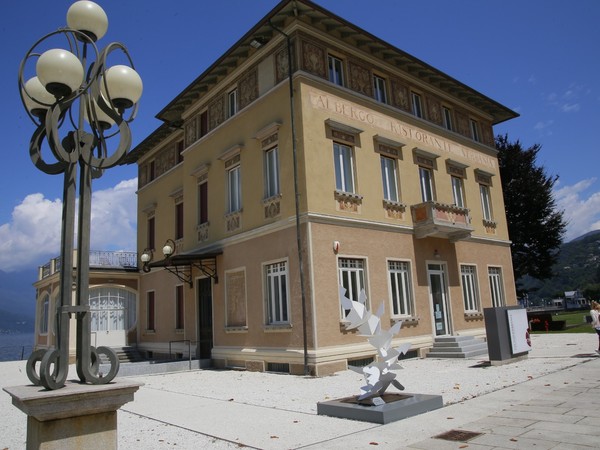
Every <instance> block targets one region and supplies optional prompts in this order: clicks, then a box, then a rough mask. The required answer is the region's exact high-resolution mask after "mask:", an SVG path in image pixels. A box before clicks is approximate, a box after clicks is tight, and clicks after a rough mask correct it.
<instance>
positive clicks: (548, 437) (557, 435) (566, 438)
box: [521, 427, 600, 448]
mask: <svg viewBox="0 0 600 450" xmlns="http://www.w3.org/2000/svg"><path fill="white" fill-rule="evenodd" d="M559 428H560V429H559ZM521 437H522V438H528V439H532V440H538V441H539V442H553V444H554V445H556V444H557V443H560V442H564V443H569V444H577V445H589V446H591V447H593V448H598V443H599V442H600V430H598V434H597V435H595V436H591V435H589V434H577V433H568V432H567V433H565V432H563V430H562V427H556V428H555V429H554V430H535V429H533V430H529V431H528V432H527V433H525V434H523V435H522V436H521Z"/></svg>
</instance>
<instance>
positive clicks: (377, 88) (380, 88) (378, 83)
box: [373, 75, 387, 103]
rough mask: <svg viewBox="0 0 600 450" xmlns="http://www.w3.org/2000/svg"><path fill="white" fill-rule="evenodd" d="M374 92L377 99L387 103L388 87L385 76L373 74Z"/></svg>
mask: <svg viewBox="0 0 600 450" xmlns="http://www.w3.org/2000/svg"><path fill="white" fill-rule="evenodd" d="M373 92H374V93H375V100H377V101H378V102H381V103H387V89H386V87H385V78H382V77H380V76H377V75H373Z"/></svg>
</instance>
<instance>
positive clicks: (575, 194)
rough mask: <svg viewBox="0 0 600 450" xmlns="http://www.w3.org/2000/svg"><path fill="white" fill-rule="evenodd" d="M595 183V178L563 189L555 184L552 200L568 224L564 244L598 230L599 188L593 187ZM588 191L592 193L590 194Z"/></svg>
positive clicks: (558, 184) (599, 211)
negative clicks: (561, 211)
mask: <svg viewBox="0 0 600 450" xmlns="http://www.w3.org/2000/svg"><path fill="white" fill-rule="evenodd" d="M596 181H597V179H596V178H589V179H585V180H581V181H579V182H578V183H576V184H574V185H571V186H563V187H560V183H557V185H556V188H555V190H554V198H555V199H556V204H557V206H558V208H559V209H561V210H563V211H564V218H565V220H566V221H567V222H568V225H567V232H566V234H565V242H568V241H570V240H572V239H575V238H577V237H579V236H581V235H583V234H585V233H588V232H590V231H593V230H600V188H599V187H598V186H596V185H595V184H596ZM590 189H591V190H592V191H594V192H591V193H590V192H589V190H590Z"/></svg>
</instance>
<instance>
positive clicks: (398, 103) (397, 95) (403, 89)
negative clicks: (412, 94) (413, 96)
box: [391, 78, 410, 111]
mask: <svg viewBox="0 0 600 450" xmlns="http://www.w3.org/2000/svg"><path fill="white" fill-rule="evenodd" d="M391 85H392V106H395V107H396V108H400V109H402V110H404V111H410V101H409V96H408V86H406V85H405V84H404V83H402V82H401V81H400V80H398V79H397V78H392V80H391Z"/></svg>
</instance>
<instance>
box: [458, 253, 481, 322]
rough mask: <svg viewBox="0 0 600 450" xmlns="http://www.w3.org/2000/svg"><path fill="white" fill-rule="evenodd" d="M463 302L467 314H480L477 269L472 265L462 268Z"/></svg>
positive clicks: (462, 266)
mask: <svg viewBox="0 0 600 450" xmlns="http://www.w3.org/2000/svg"><path fill="white" fill-rule="evenodd" d="M460 277H461V281H462V291H463V301H464V304H465V312H470V313H472V312H479V291H478V288H477V269H476V268H475V266H471V265H465V264H463V265H461V266H460Z"/></svg>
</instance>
